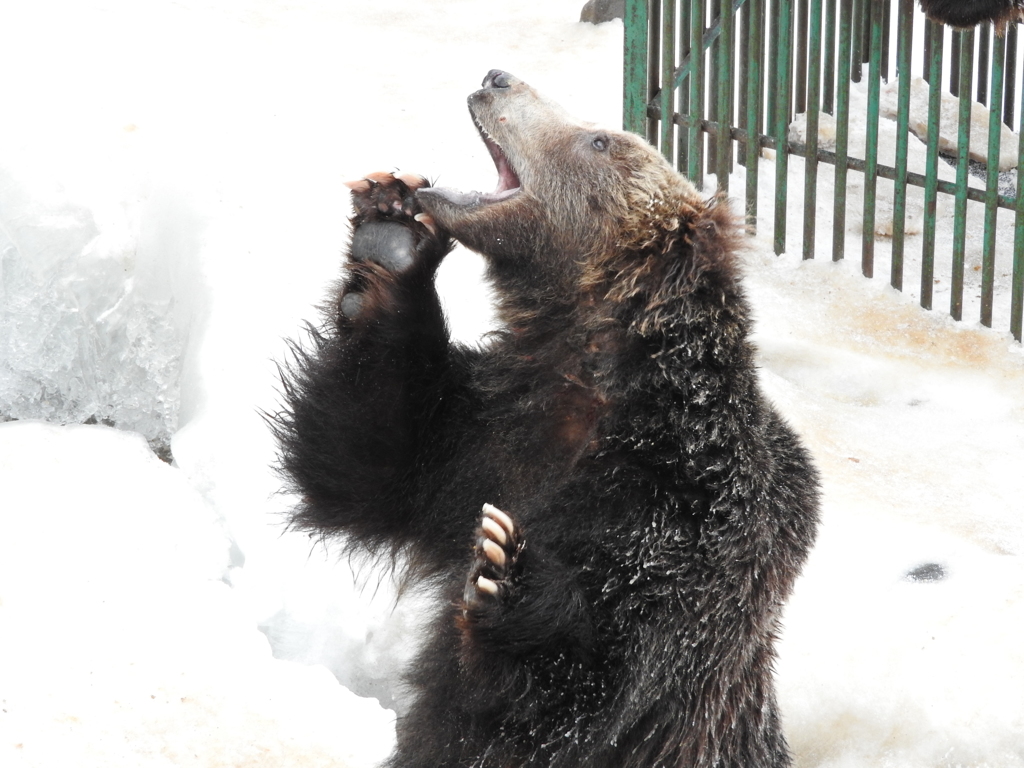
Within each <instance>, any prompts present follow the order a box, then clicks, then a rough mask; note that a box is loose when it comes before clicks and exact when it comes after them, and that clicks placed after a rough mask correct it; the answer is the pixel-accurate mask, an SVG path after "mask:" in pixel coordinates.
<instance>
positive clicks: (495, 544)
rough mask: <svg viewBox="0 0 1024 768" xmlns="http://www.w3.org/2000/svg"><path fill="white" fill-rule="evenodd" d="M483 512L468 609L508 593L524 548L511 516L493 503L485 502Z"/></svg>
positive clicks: (468, 582)
mask: <svg viewBox="0 0 1024 768" xmlns="http://www.w3.org/2000/svg"><path fill="white" fill-rule="evenodd" d="M481 513H482V514H481V516H480V527H479V528H478V529H477V532H476V546H475V547H474V553H473V564H472V565H471V566H470V569H469V578H468V579H467V580H466V589H465V593H464V600H465V603H466V605H465V609H466V610H469V609H471V608H480V607H482V606H483V604H484V602H485V601H489V600H498V599H500V598H501V597H503V596H504V594H505V593H506V591H507V589H508V584H507V580H508V578H509V574H510V572H511V570H512V567H513V565H514V564H515V561H516V557H517V556H518V554H519V550H520V548H521V547H520V541H519V538H520V537H519V531H518V530H517V529H516V526H515V523H513V522H512V518H511V517H509V516H508V515H507V514H505V513H504V512H502V511H501V510H500V509H498V508H497V507H494V506H492V505H490V504H484V506H483V509H482V510H481Z"/></svg>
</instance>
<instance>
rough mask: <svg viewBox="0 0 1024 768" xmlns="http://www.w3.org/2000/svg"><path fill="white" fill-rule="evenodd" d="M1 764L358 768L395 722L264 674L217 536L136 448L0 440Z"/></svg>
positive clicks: (193, 497)
mask: <svg viewBox="0 0 1024 768" xmlns="http://www.w3.org/2000/svg"><path fill="white" fill-rule="evenodd" d="M0 474H2V475H3V477H4V478H5V482H4V498H3V505H2V506H0V691H2V696H3V708H2V712H0V764H2V765H4V766H12V767H16V766H36V765H42V766H50V765H103V766H125V768H145V767H146V766H166V765H168V764H173V765H195V766H214V765H225V764H230V765H240V764H244V765H252V766H259V765H268V766H269V765H281V764H284V763H287V764H289V765H323V766H329V765H330V766H335V765H349V766H360V765H367V766H368V765H370V764H372V763H374V762H376V761H377V760H379V759H380V758H381V757H383V756H384V755H385V754H387V752H388V750H389V748H390V745H391V743H392V741H393V722H392V720H393V718H392V716H391V715H390V713H387V712H385V711H383V710H381V709H380V708H379V707H377V706H375V705H374V703H373V702H371V701H367V700H364V699H358V698H357V697H355V696H353V695H352V694H350V693H349V692H348V691H346V690H345V689H343V688H341V687H340V686H338V685H337V683H336V681H335V680H334V679H333V678H332V677H331V676H330V674H329V673H328V672H327V671H326V670H324V669H323V668H312V667H301V666H299V665H294V664H290V663H287V662H281V661H275V660H274V659H272V658H271V656H270V650H269V648H268V646H267V642H266V639H265V638H264V637H263V636H262V635H261V634H260V633H259V632H258V631H257V630H256V629H255V628H254V627H253V626H252V622H251V621H250V619H249V618H248V617H247V616H245V615H244V614H243V613H242V611H241V610H240V608H239V604H238V601H237V599H235V598H234V596H233V595H232V592H231V590H230V589H229V588H228V587H227V586H226V585H225V584H224V583H223V582H221V581H220V580H219V578H218V577H219V576H220V575H221V574H222V573H223V571H224V569H225V567H226V564H227V549H228V543H227V540H226V538H225V536H224V534H223V532H222V531H221V528H220V523H219V522H218V520H217V518H216V516H215V515H214V514H213V512H212V511H211V509H210V508H209V507H208V506H207V505H206V504H205V503H204V502H203V500H202V499H201V498H200V497H199V495H198V494H197V493H196V492H195V491H194V490H193V489H192V488H190V487H189V485H188V483H187V482H186V481H185V480H184V478H183V477H182V475H181V473H180V472H179V471H178V470H176V469H174V468H172V467H168V466H167V465H165V464H163V463H161V462H160V461H159V460H157V459H156V458H155V457H154V456H153V454H152V453H151V452H150V451H149V450H148V449H147V447H146V445H145V444H144V443H143V442H142V440H140V439H139V438H138V436H137V435H133V434H130V433H125V432H119V431H115V430H110V429H106V428H103V427H67V428H60V427H54V426H51V425H45V424H41V423H31V422H23V423H18V424H7V425H4V426H2V427H0Z"/></svg>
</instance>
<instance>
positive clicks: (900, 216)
mask: <svg viewBox="0 0 1024 768" xmlns="http://www.w3.org/2000/svg"><path fill="white" fill-rule="evenodd" d="M897 12H898V14H899V16H898V20H897V32H896V38H897V39H896V73H897V76H898V77H899V96H898V104H897V109H896V112H897V120H896V179H895V180H894V181H893V202H892V265H891V269H890V270H889V284H890V285H892V287H893V288H895V289H896V290H898V291H902V290H903V238H904V233H905V232H906V226H907V146H908V144H909V138H910V135H909V134H910V80H911V76H910V49H911V47H912V46H913V44H914V20H913V12H914V0H899V10H898V11H897Z"/></svg>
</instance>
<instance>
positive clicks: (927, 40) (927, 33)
mask: <svg viewBox="0 0 1024 768" xmlns="http://www.w3.org/2000/svg"><path fill="white" fill-rule="evenodd" d="M932 37H933V33H932V24H931V22H930V21H928V20H927V19H926V20H925V22H924V71H923V72H922V73H921V78H922V79H923V80H924V81H925V82H926V83H930V82H931V74H929V72H928V62H929V61H931V60H932Z"/></svg>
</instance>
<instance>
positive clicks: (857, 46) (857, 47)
mask: <svg viewBox="0 0 1024 768" xmlns="http://www.w3.org/2000/svg"><path fill="white" fill-rule="evenodd" d="M869 2H871V0H853V48H852V49H851V50H850V65H851V69H850V79H851V80H852V81H853V82H855V83H859V82H860V76H861V71H860V65H861V62H862V61H864V59H863V58H862V57H861V51H862V49H863V46H864V24H863V23H862V17H863V15H864V5H865V4H866V3H869Z"/></svg>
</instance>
